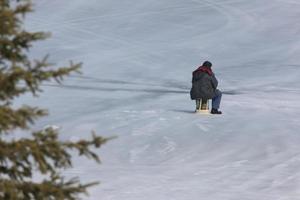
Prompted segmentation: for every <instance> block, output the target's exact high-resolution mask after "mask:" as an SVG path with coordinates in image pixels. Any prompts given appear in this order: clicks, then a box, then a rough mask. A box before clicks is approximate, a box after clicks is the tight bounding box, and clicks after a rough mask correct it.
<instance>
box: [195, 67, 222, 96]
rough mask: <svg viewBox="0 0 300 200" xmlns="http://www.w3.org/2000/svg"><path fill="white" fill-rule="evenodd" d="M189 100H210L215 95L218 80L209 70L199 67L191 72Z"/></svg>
mask: <svg viewBox="0 0 300 200" xmlns="http://www.w3.org/2000/svg"><path fill="white" fill-rule="evenodd" d="M192 84H193V85H192V89H191V92H190V95H191V99H192V100H195V99H212V98H213V97H215V96H216V95H217V87H218V80H217V79H216V77H215V75H214V73H213V72H212V70H211V68H209V67H204V66H201V67H199V68H198V69H197V70H195V71H194V72H193V80H192Z"/></svg>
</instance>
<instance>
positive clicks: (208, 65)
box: [202, 61, 212, 68]
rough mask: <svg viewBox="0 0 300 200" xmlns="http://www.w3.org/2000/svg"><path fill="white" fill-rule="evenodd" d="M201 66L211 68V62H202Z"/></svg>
mask: <svg viewBox="0 0 300 200" xmlns="http://www.w3.org/2000/svg"><path fill="white" fill-rule="evenodd" d="M202 66H204V67H208V68H211V66H212V64H211V62H209V61H205V62H204V63H203V64H202Z"/></svg>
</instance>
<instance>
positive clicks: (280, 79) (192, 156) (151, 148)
mask: <svg viewBox="0 0 300 200" xmlns="http://www.w3.org/2000/svg"><path fill="white" fill-rule="evenodd" d="M35 6H36V12H35V13H34V14H32V15H31V16H29V17H28V18H27V19H28V24H27V25H28V26H29V27H30V28H31V30H39V31H40V30H44V31H50V32H52V34H53V36H52V38H51V39H49V40H47V41H44V42H40V43H38V44H36V45H35V48H34V49H33V51H32V55H33V56H34V57H36V58H40V57H42V56H44V55H45V54H47V53H49V54H50V55H51V57H50V58H51V61H53V62H55V63H57V64H58V65H63V64H67V62H68V61H69V60H74V61H82V62H83V63H84V65H83V69H82V71H83V74H82V75H73V76H72V77H69V78H67V79H66V80H65V82H64V86H59V87H57V86H56V85H55V84H54V83H49V84H48V85H45V86H44V93H43V94H42V95H41V97H40V98H38V99H32V98H31V97H29V96H26V97H24V98H23V99H22V102H21V103H27V104H33V105H39V106H41V107H45V108H49V110H50V116H49V117H47V118H44V119H42V120H40V121H38V123H37V128H41V127H43V126H45V125H47V124H55V125H58V126H62V127H63V129H62V131H61V137H62V139H72V140H73V139H74V140H76V139H77V138H86V137H88V136H89V135H90V131H91V130H95V131H96V132H97V133H98V134H99V135H103V136H118V138H117V139H115V140H113V141H110V142H109V143H108V144H107V145H105V146H104V147H103V148H101V150H100V151H99V153H100V156H101V159H102V162H103V163H102V164H101V165H97V164H95V163H93V162H91V161H86V160H84V161H83V160H81V159H77V158H75V166H76V167H75V168H74V169H72V170H69V171H67V172H66V175H67V176H70V177H73V176H79V177H80V178H81V179H82V180H83V181H84V182H89V181H95V180H100V181H101V185H99V186H97V187H93V188H91V189H90V190H89V191H90V196H89V197H87V198H86V199H90V200H99V199H101V200H121V199H123V200H299V199H300V171H299V169H300V145H299V144H300V135H299V134H300V133H299V130H300V118H299V116H300V79H299V77H300V57H299V55H300V37H299V35H300V3H299V2H298V1H297V0H252V1H247V0H163V1H154V0H130V1H121V0H89V1H84V0H73V1H61V0H52V1H49V0H39V1H36V4H35ZM205 60H210V61H211V62H212V63H213V70H214V72H215V73H216V76H217V78H218V79H219V86H220V89H221V90H222V91H224V93H225V94H224V95H223V99H222V104H221V110H222V111H223V113H224V114H223V115H221V116H212V115H209V116H206V115H199V114H194V113H193V111H194V102H193V101H191V100H190V98H189V89H190V87H191V73H192V71H193V70H194V69H196V68H197V67H198V66H199V65H200V64H201V63H202V62H203V61H205Z"/></svg>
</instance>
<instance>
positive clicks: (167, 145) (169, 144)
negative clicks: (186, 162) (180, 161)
mask: <svg viewBox="0 0 300 200" xmlns="http://www.w3.org/2000/svg"><path fill="white" fill-rule="evenodd" d="M163 146H164V147H163V148H162V149H161V150H159V153H161V154H168V153H170V152H172V151H174V150H175V149H176V146H177V145H176V143H175V142H174V141H172V140H171V139H170V138H169V137H166V136H165V137H164V144H163Z"/></svg>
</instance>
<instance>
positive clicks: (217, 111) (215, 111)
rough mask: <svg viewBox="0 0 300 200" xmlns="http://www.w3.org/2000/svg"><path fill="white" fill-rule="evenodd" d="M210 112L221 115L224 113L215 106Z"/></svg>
mask: <svg viewBox="0 0 300 200" xmlns="http://www.w3.org/2000/svg"><path fill="white" fill-rule="evenodd" d="M210 113H211V114H219V115H220V114H222V112H221V111H219V110H218V109H215V108H212V109H211V111H210Z"/></svg>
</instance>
